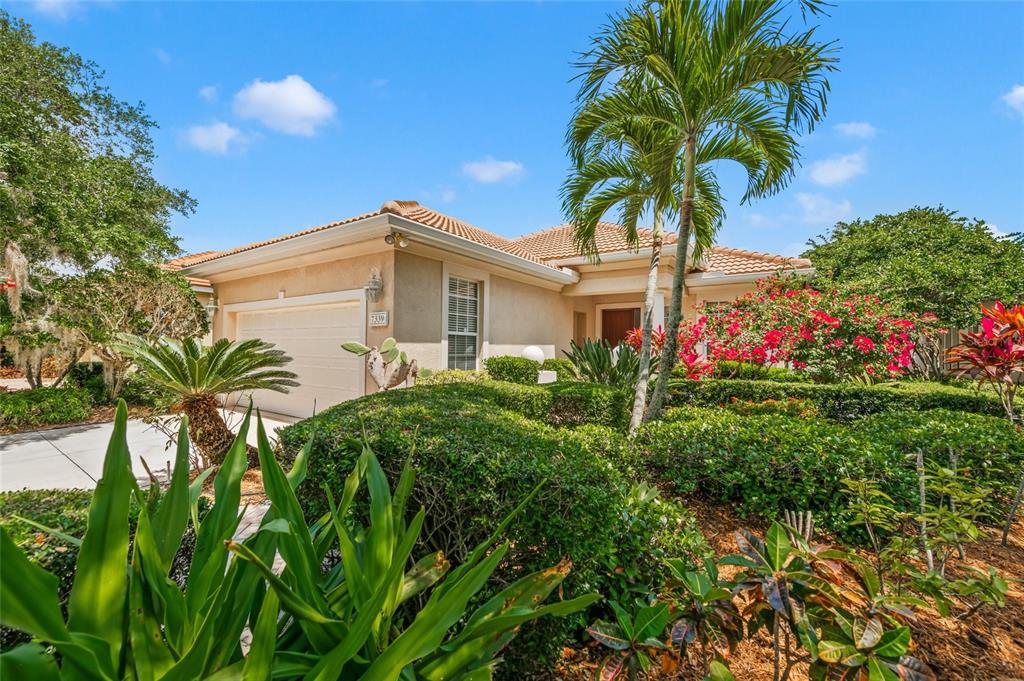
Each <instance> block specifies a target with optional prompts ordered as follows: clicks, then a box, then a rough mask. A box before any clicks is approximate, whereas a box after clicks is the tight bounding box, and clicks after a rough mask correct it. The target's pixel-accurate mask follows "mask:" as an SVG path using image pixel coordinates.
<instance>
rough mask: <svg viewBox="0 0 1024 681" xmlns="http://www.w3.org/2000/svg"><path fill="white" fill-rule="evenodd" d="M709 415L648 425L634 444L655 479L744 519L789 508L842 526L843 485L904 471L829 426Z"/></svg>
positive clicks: (723, 413) (785, 418) (771, 417)
mask: <svg viewBox="0 0 1024 681" xmlns="http://www.w3.org/2000/svg"><path fill="white" fill-rule="evenodd" d="M703 411H704V413H703V414H699V417H697V418H683V419H682V420H676V421H655V422H651V423H648V424H645V425H644V426H642V427H641V428H640V430H639V431H638V433H637V437H636V444H637V446H638V447H640V448H641V450H642V451H643V452H644V453H645V454H646V456H647V457H648V466H649V469H650V470H651V471H652V473H653V475H655V476H656V478H657V479H660V480H662V481H664V482H667V483H668V484H670V485H671V486H672V488H673V489H674V491H676V492H679V493H690V492H700V493H702V494H706V495H708V496H710V497H712V498H715V499H719V500H721V501H726V502H729V503H731V504H733V505H734V508H735V509H736V510H737V511H738V512H739V513H740V514H742V515H746V514H751V513H753V514H757V515H761V516H764V517H766V518H772V519H774V518H778V517H779V516H780V515H781V513H782V511H783V510H784V509H792V510H813V511H814V512H815V515H816V516H817V517H819V518H820V520H821V522H822V523H824V524H826V525H829V526H832V527H837V526H840V525H842V523H843V520H842V517H841V516H842V514H841V511H842V510H843V508H844V507H845V502H844V500H843V498H842V495H841V494H840V493H839V492H840V490H841V489H842V481H843V480H844V479H846V478H858V477H881V476H883V475H884V474H885V472H886V471H887V469H888V468H889V467H891V466H894V465H898V461H894V459H897V460H898V458H899V457H898V456H897V455H895V454H892V455H889V456H886V455H885V454H884V453H883V452H882V451H881V450H879V449H875V448H872V447H871V446H865V445H866V443H865V442H864V441H863V440H862V439H861V438H859V437H856V435H855V434H853V433H851V432H850V430H849V429H848V428H846V427H845V426H843V425H841V424H836V423H831V422H828V421H825V420H823V419H814V418H794V417H789V416H780V415H749V416H741V415H739V414H736V413H734V412H731V411H725V410H721V409H706V410H703ZM673 416H675V417H678V416H679V414H678V413H676V414H673Z"/></svg>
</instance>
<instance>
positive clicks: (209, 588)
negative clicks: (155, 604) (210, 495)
mask: <svg viewBox="0 0 1024 681" xmlns="http://www.w3.org/2000/svg"><path fill="white" fill-rule="evenodd" d="M251 417H252V405H251V404H250V405H249V408H248V410H246V412H245V418H244V419H242V425H241V426H240V427H239V429H238V435H237V436H236V437H235V441H234V442H233V443H232V444H231V447H230V449H228V453H227V455H225V457H224V462H223V463H222V464H221V467H220V470H219V471H218V472H217V477H216V478H214V482H213V489H214V504H213V508H211V509H210V512H209V513H207V514H206V517H205V518H204V519H203V521H202V522H201V523H200V524H199V529H198V530H197V531H196V548H195V552H194V553H193V555H192V566H191V569H190V570H189V574H188V582H187V583H186V585H185V603H186V605H187V607H188V613H189V617H190V618H192V619H193V620H195V619H196V618H197V617H198V616H199V614H200V610H201V609H202V608H203V606H204V605H206V604H207V603H208V602H209V601H210V596H211V594H212V593H213V591H214V589H216V588H217V586H219V585H220V583H221V581H222V580H223V577H224V569H225V567H226V566H227V560H228V552H227V550H226V548H225V546H224V542H225V541H227V540H229V539H231V537H232V536H234V534H235V530H237V529H238V522H239V516H238V505H239V502H240V501H241V499H242V488H241V484H242V475H243V474H244V473H245V469H246V467H247V465H248V449H247V446H246V442H245V439H246V436H247V435H248V434H249V422H250V419H251Z"/></svg>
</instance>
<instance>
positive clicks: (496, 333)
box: [489, 276, 573, 358]
mask: <svg viewBox="0 0 1024 681" xmlns="http://www.w3.org/2000/svg"><path fill="white" fill-rule="evenodd" d="M490 304H491V313H490V322H491V335H490V347H489V354H490V355H491V356H498V355H518V354H519V353H520V352H521V351H522V350H523V348H525V347H526V346H528V345H536V346H538V347H539V348H540V349H542V350H543V351H544V356H545V357H548V358H551V357H561V356H562V350H566V349H568V348H569V341H570V340H571V339H572V312H573V304H572V301H571V300H570V299H569V298H567V297H566V296H563V295H562V294H561V293H559V292H557V291H550V290H548V289H543V288H538V287H536V286H530V285H529V284H523V283H520V282H518V281H512V280H511V279H505V278H502V277H496V276H492V277H491V296H490Z"/></svg>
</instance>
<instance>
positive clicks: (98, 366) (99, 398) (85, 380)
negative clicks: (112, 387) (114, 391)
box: [64, 362, 110, 404]
mask: <svg viewBox="0 0 1024 681" xmlns="http://www.w3.org/2000/svg"><path fill="white" fill-rule="evenodd" d="M64 385H65V386H73V387H76V388H85V389H86V390H88V391H89V396H90V397H92V401H93V403H94V404H106V403H107V402H108V401H109V399H110V394H109V392H108V390H107V385H106V383H104V382H103V363H102V362H79V363H78V364H76V365H75V366H73V367H71V371H69V372H68V375H67V378H65V379H64Z"/></svg>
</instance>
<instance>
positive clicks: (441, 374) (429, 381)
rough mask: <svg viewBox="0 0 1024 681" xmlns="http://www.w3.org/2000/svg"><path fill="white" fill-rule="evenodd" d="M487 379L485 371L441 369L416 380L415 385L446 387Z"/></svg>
mask: <svg viewBox="0 0 1024 681" xmlns="http://www.w3.org/2000/svg"><path fill="white" fill-rule="evenodd" d="M486 378H487V372H486V371H472V370H469V369H441V370H440V371H434V372H431V373H430V375H428V376H423V375H420V376H418V377H417V378H416V385H448V384H449V383H474V382H476V381H482V380H484V379H486Z"/></svg>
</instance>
